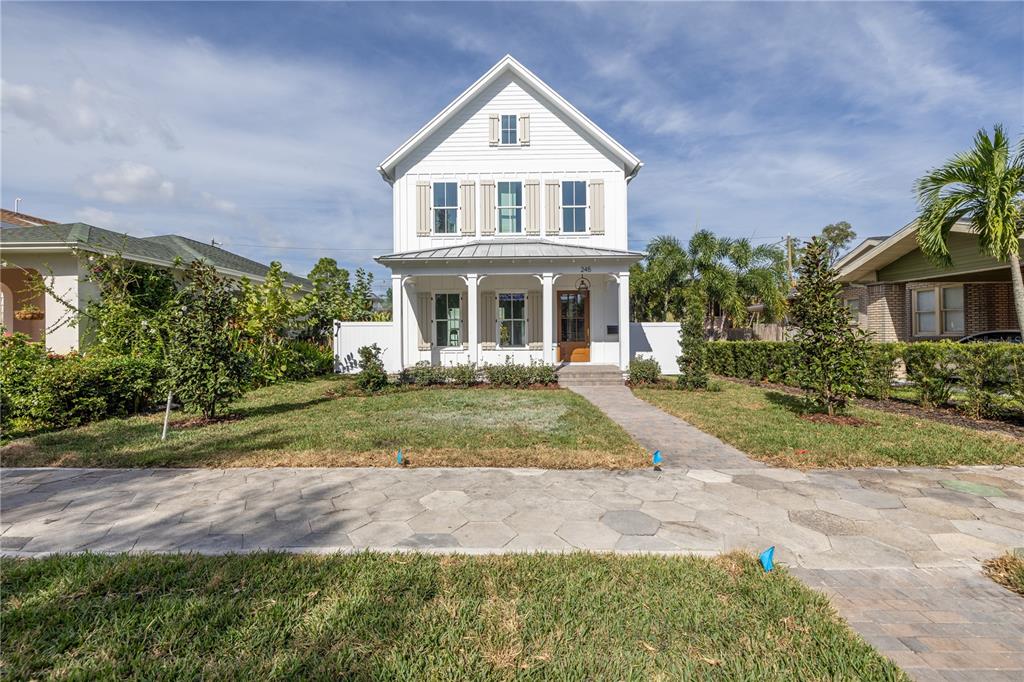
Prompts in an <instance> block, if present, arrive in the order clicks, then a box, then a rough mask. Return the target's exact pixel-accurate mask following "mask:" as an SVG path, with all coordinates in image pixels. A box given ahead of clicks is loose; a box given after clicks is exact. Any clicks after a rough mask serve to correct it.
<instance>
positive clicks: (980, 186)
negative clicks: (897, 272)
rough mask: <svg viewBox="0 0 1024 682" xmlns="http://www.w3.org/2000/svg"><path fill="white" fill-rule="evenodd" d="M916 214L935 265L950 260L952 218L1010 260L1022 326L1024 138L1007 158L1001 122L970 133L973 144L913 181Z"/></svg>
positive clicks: (986, 250) (994, 253) (920, 235)
mask: <svg viewBox="0 0 1024 682" xmlns="http://www.w3.org/2000/svg"><path fill="white" fill-rule="evenodd" d="M915 189H916V191H917V199H918V204H919V205H920V210H921V213H920V215H919V216H918V219H917V225H918V227H917V241H918V243H919V244H920V245H921V251H923V252H924V253H925V255H927V256H928V257H929V258H930V259H931V260H932V261H934V262H935V263H936V264H938V265H944V266H949V265H952V258H951V256H950V253H949V244H948V243H947V238H948V235H949V231H950V230H951V229H952V228H953V225H954V224H955V223H956V222H957V221H960V220H962V221H965V222H966V223H967V224H968V225H969V226H970V229H971V230H972V231H974V232H976V233H977V234H978V245H979V246H980V247H981V250H982V252H984V253H987V254H989V255H991V256H992V257H993V258H995V259H996V260H999V261H1003V262H1006V261H1009V263H1010V279H1011V280H1012V281H1013V300H1014V306H1015V307H1016V309H1017V325H1018V326H1020V327H1021V328H1024V280H1022V277H1021V270H1020V240H1021V237H1022V236H1024V208H1022V206H1024V200H1022V196H1024V139H1022V140H1021V141H1020V142H1019V143H1018V145H1017V151H1016V154H1014V155H1013V156H1012V157H1011V154H1010V142H1009V140H1008V139H1007V137H1006V134H1005V133H1004V132H1003V127H1002V126H1000V125H997V126H995V129H994V131H993V135H992V137H989V135H988V132H987V131H986V130H984V129H982V130H979V131H978V133H977V135H975V136H974V148H973V149H971V150H970V151H967V152H961V153H959V154H957V155H956V156H954V157H953V158H952V159H950V160H949V161H947V162H946V163H945V164H943V165H942V166H940V167H938V168H935V169H932V170H931V171H929V172H928V173H927V174H926V175H925V176H924V177H922V178H920V179H919V180H918V181H917V183H916V184H915Z"/></svg>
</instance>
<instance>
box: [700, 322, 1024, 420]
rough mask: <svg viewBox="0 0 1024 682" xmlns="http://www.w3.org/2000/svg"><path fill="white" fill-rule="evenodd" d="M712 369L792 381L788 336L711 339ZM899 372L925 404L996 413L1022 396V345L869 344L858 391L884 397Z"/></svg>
mask: <svg viewBox="0 0 1024 682" xmlns="http://www.w3.org/2000/svg"><path fill="white" fill-rule="evenodd" d="M707 361H708V369H709V371H711V372H712V373H713V374H719V375H721V376H727V377H735V378H738V379H752V380H754V381H768V382H771V383H780V384H788V385H791V386H795V385H796V378H795V369H796V350H795V344H794V343H792V342H790V341H713V342H710V343H708V344H707ZM901 371H905V372H906V377H907V379H908V380H909V381H910V382H911V383H912V384H913V386H914V388H915V389H916V393H917V396H916V397H917V401H918V403H920V404H921V405H922V406H925V407H937V406H943V405H947V404H949V402H950V400H951V398H952V397H953V395H954V394H955V395H956V396H957V400H956V401H955V403H956V407H957V408H958V409H960V410H961V411H963V412H964V413H965V414H967V415H968V416H971V417H975V418H977V417H989V416H997V415H998V414H1000V413H1001V412H1003V411H1005V410H1006V409H1008V408H1009V409H1011V410H1017V411H1019V410H1020V406H1016V407H1012V406H1008V405H1007V403H1008V402H1010V400H1018V401H1019V400H1020V396H1022V395H1024V345H1021V344H1015V343H954V342H952V341H937V342H936V341H921V342H918V343H872V344H870V346H869V349H868V359H867V363H866V366H865V367H864V374H863V378H862V382H861V387H860V390H859V395H861V396H862V397H868V398H878V399H885V398H888V397H890V395H891V392H892V386H893V383H894V381H895V380H896V378H897V376H898V375H899V373H900V372H901Z"/></svg>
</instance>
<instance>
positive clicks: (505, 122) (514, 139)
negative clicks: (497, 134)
mask: <svg viewBox="0 0 1024 682" xmlns="http://www.w3.org/2000/svg"><path fill="white" fill-rule="evenodd" d="M501 143H502V144H519V120H518V116H516V115H515V114H502V115H501Z"/></svg>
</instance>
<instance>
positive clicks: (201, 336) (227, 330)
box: [167, 262, 249, 419]
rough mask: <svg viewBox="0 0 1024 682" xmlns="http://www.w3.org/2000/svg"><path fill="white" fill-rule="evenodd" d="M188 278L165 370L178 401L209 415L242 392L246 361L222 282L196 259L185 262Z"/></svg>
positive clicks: (234, 309) (234, 310) (176, 312)
mask: <svg viewBox="0 0 1024 682" xmlns="http://www.w3.org/2000/svg"><path fill="white" fill-rule="evenodd" d="M187 280H188V283H187V285H186V286H185V287H184V288H183V289H182V290H181V292H180V293H179V295H178V303H177V306H176V308H175V310H174V315H173V324H172V325H171V339H170V352H169V353H168V357H167V374H168V379H169V380H170V385H171V387H172V390H173V392H174V395H175V396H176V397H177V398H178V400H179V401H180V402H181V404H182V405H183V406H184V407H185V408H186V409H188V410H197V411H201V412H202V413H203V416H204V417H205V418H207V419H212V418H214V417H215V416H216V413H217V411H218V410H219V409H221V408H223V407H225V406H227V405H228V404H229V403H230V402H231V401H232V400H234V399H236V398H238V397H240V396H241V395H242V393H243V391H244V388H245V385H246V379H247V378H248V370H249V363H248V360H247V357H246V353H245V351H244V349H243V348H242V345H241V339H240V335H241V332H240V331H239V330H238V329H236V322H237V314H238V306H237V301H236V299H235V296H234V294H233V292H232V290H231V289H230V288H229V287H228V284H227V282H226V281H225V280H224V279H223V278H221V277H220V276H218V275H217V273H216V271H215V270H214V269H213V268H212V267H210V266H208V265H204V264H202V263H199V262H193V263H192V265H191V266H190V267H189V270H188V273H187Z"/></svg>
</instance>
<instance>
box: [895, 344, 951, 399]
mask: <svg viewBox="0 0 1024 682" xmlns="http://www.w3.org/2000/svg"><path fill="white" fill-rule="evenodd" d="M958 357H962V356H961V355H960V354H959V348H958V345H957V344H955V343H953V342H951V341H932V342H926V343H911V344H908V345H907V347H906V349H905V350H904V351H903V361H904V362H905V363H906V365H907V376H908V377H909V378H910V380H911V381H913V382H914V385H915V386H916V387H917V392H918V400H919V401H920V403H921V405H922V406H924V407H941V406H943V405H945V404H946V403H948V402H949V397H950V395H951V394H952V392H953V384H954V382H955V381H956V375H957V371H956V360H957V358H958Z"/></svg>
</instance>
